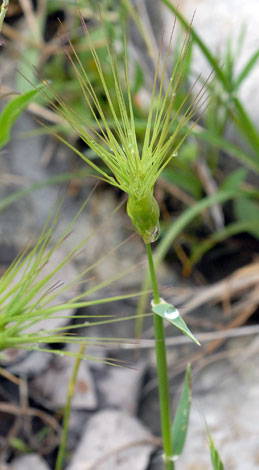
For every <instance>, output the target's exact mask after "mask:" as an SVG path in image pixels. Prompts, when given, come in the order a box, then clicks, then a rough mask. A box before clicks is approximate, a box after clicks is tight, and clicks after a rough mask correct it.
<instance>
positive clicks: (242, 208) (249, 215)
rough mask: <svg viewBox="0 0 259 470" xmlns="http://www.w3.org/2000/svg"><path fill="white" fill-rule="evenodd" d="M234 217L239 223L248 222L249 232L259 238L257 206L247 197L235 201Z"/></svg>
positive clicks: (258, 205)
mask: <svg viewBox="0 0 259 470" xmlns="http://www.w3.org/2000/svg"><path fill="white" fill-rule="evenodd" d="M234 210H235V215H236V218H237V219H238V220H239V221H240V222H246V223H249V222H250V229H249V232H250V233H252V235H254V236H255V237H259V204H258V202H257V201H254V200H252V199H251V198H248V197H241V198H239V199H237V200H236V201H235V206H234ZM248 228H249V227H248Z"/></svg>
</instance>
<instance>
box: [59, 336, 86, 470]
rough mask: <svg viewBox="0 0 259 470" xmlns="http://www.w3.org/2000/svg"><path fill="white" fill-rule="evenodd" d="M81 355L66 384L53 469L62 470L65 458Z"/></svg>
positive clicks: (82, 350)
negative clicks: (65, 398) (61, 425)
mask: <svg viewBox="0 0 259 470" xmlns="http://www.w3.org/2000/svg"><path fill="white" fill-rule="evenodd" d="M85 345H86V343H82V344H81V345H80V348H79V351H78V354H79V355H80V356H81V355H82V354H83V352H84V350H85ZM81 360H82V358H81V357H77V358H76V360H75V365H74V369H73V372H72V375H71V378H70V381H69V385H68V390H67V401H66V406H65V410H64V417H63V430H62V438H61V442H60V446H59V449H58V456H57V461H56V467H55V470H62V468H63V463H64V459H65V452H66V445H67V435H68V425H69V418H70V412H71V402H72V398H73V395H74V389H75V383H76V378H77V374H78V370H79V366H80V364H81Z"/></svg>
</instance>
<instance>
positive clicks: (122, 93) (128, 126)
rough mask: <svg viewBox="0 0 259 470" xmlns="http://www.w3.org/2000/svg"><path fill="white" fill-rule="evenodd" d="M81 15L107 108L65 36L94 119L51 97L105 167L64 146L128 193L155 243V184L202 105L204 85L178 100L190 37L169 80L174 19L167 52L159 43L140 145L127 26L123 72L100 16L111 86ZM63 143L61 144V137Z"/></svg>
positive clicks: (133, 212) (139, 223) (137, 222)
mask: <svg viewBox="0 0 259 470" xmlns="http://www.w3.org/2000/svg"><path fill="white" fill-rule="evenodd" d="M80 17H81V23H82V27H83V30H84V33H85V35H86V37H87V41H88V44H89V48H90V51H91V54H92V58H93V61H94V64H95V68H96V72H97V76H98V79H99V82H100V85H101V88H102V91H101V94H102V96H104V97H105V101H106V105H105V109H104V106H103V105H102V103H101V101H100V99H99V96H100V91H98V94H97V91H95V89H94V86H93V85H92V83H91V80H90V78H89V75H88V71H87V70H86V68H85V67H84V64H83V63H82V61H81V59H80V57H79V55H78V53H77V52H76V50H75V48H74V46H73V44H72V43H71V41H70V39H69V38H68V45H69V47H68V48H66V53H67V56H68V58H69V61H70V62H71V64H72V67H73V69H74V72H75V74H76V77H77V79H78V82H79V85H80V88H81V93H82V99H83V100H84V101H85V105H86V106H87V107H88V109H89V110H90V113H91V115H92V121H91V122H86V120H85V119H84V118H83V117H82V116H81V115H79V114H78V113H77V112H76V111H75V110H74V109H73V108H72V107H70V106H68V105H67V104H66V102H65V99H63V98H62V97H60V96H55V104H54V107H55V108H56V109H57V110H58V112H59V114H61V116H62V117H63V118H64V119H65V120H66V121H67V122H68V123H69V124H70V126H71V127H72V129H73V130H74V131H75V132H76V134H77V135H78V136H79V137H80V138H81V139H82V140H83V141H84V142H85V143H86V144H87V146H88V147H90V148H91V149H92V150H93V151H94V152H95V153H96V154H97V155H98V156H99V157H100V159H101V160H102V162H103V163H104V166H103V165H102V166H98V165H97V164H95V163H94V162H93V161H92V160H90V159H89V158H88V157H87V156H86V155H84V154H83V153H82V152H80V151H79V150H77V149H75V148H74V147H72V145H71V144H69V143H68V142H65V143H67V145H69V146H70V147H71V148H73V150H75V152H76V153H77V154H78V155H79V156H80V157H81V158H82V159H83V160H84V161H85V162H87V163H88V164H89V165H90V166H91V167H92V168H93V169H94V170H96V171H97V172H98V173H99V175H100V177H101V178H102V179H103V180H105V181H107V182H108V183H110V184H112V185H113V186H116V187H118V188H120V189H121V190H122V191H124V192H125V193H127V194H128V204H127V212H128V215H129V217H130V219H131V221H132V223H133V225H134V227H135V229H136V231H137V232H138V233H139V234H140V235H141V236H142V237H143V240H144V242H145V243H150V242H153V241H154V240H156V239H157V237H158V234H159V207H158V204H157V202H156V200H155V198H154V196H153V192H154V185H155V182H156V180H157V178H158V177H159V175H160V174H161V172H162V171H163V169H164V168H165V167H166V165H167V164H168V163H169V161H170V160H171V159H172V158H173V157H175V156H176V155H177V151H178V149H179V147H180V145H181V144H182V143H183V141H184V140H185V138H186V137H187V135H188V134H189V132H190V130H191V128H192V127H191V126H189V127H187V124H188V122H189V121H190V120H191V119H192V118H193V117H195V116H197V114H198V113H199V111H200V109H201V108H202V106H203V104H204V99H203V98H204V95H205V88H204V87H203V88H202V89H201V90H200V92H199V93H198V94H197V95H196V96H195V97H194V98H193V97H192V89H190V90H189V91H188V92H187V93H186V94H185V96H184V97H183V99H182V100H181V102H180V103H178V101H179V100H178V101H177V97H178V94H179V90H180V88H181V85H182V82H183V75H184V65H185V59H186V55H187V52H188V49H189V46H190V34H187V35H186V37H185V39H184V41H183V44H182V47H181V50H180V53H179V55H178V57H177V60H176V63H175V67H174V69H173V71H172V73H171V75H170V77H169V80H166V75H167V70H166V69H167V63H168V56H169V53H170V51H171V44H172V39H173V33H174V30H175V21H174V25H173V28H172V34H171V37H170V40H169V43H168V46H167V48H166V50H164V49H165V48H164V45H163V40H162V41H161V46H160V50H159V53H158V57H157V61H156V67H155V72H154V81H153V89H152V93H151V97H150V106H149V112H148V117H147V122H146V129H145V133H144V141H142V142H141V143H140V142H139V141H138V139H137V133H136V118H135V112H134V101H133V96H132V93H131V88H130V83H129V68H128V52H127V37H126V31H125V28H124V70H123V74H122V71H121V68H120V67H119V64H118V61H117V57H116V53H115V50H114V47H113V46H112V45H111V44H110V41H109V39H108V36H107V34H106V32H105V26H104V23H103V21H102V18H101V21H102V25H103V32H104V38H105V43H106V51H107V58H108V62H109V65H108V67H109V68H110V75H109V76H110V77H112V86H111V84H110V81H109V85H108V80H107V74H106V68H107V63H105V64H103V63H102V61H101V59H100V57H99V55H98V53H97V50H96V49H95V47H94V43H93V41H92V38H91V35H90V32H89V30H88V28H87V26H86V24H85V22H84V20H83V18H82V15H81V14H80ZM162 57H163V58H162ZM166 82H167V83H166ZM192 88H193V87H192ZM176 103H177V106H176ZM107 109H108V111H107ZM108 114H109V115H108ZM194 124H195V122H194V123H193V125H194ZM61 140H63V141H64V139H62V138H61Z"/></svg>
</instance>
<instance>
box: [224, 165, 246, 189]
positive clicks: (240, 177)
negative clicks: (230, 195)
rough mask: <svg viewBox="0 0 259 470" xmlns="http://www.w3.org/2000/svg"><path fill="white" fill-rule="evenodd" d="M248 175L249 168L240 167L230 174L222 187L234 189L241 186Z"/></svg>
mask: <svg viewBox="0 0 259 470" xmlns="http://www.w3.org/2000/svg"><path fill="white" fill-rule="evenodd" d="M246 176H247V169H246V168H238V169H237V170H235V171H233V172H232V173H230V175H228V176H227V177H226V178H225V179H224V181H223V183H222V185H221V189H224V190H232V189H237V188H239V186H240V184H241V183H244V181H245V179H246Z"/></svg>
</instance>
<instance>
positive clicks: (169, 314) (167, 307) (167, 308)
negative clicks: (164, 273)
mask: <svg viewBox="0 0 259 470" xmlns="http://www.w3.org/2000/svg"><path fill="white" fill-rule="evenodd" d="M152 312H153V313H156V314H157V315H159V316H160V317H162V318H164V319H165V320H167V321H169V322H170V323H172V325H174V326H176V328H178V329H179V330H181V332H182V333H183V334H184V335H186V336H189V338H190V339H191V340H192V341H193V342H194V343H195V344H198V346H200V343H199V341H198V340H197V339H196V338H195V337H194V336H193V334H192V332H191V331H190V330H189V328H188V326H187V325H186V323H185V321H184V320H183V319H182V317H180V313H179V311H178V310H177V308H175V307H174V306H173V305H172V304H168V303H167V302H165V301H164V300H163V299H160V303H159V304H154V303H153V302H152Z"/></svg>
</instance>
